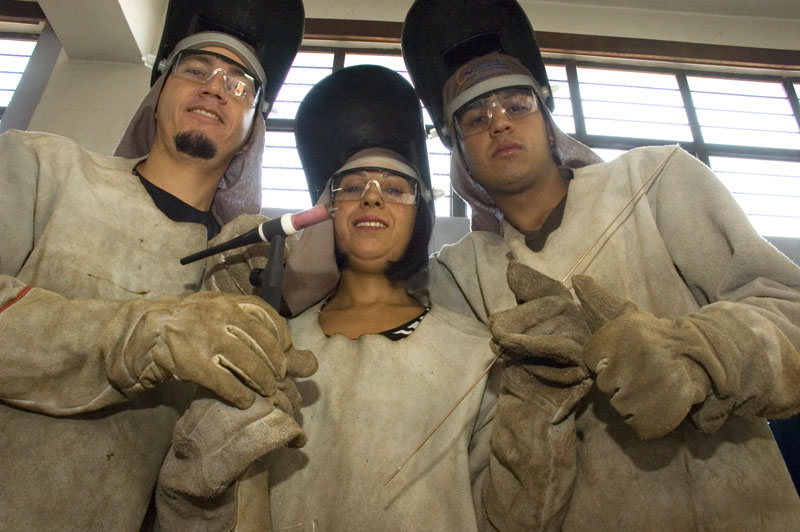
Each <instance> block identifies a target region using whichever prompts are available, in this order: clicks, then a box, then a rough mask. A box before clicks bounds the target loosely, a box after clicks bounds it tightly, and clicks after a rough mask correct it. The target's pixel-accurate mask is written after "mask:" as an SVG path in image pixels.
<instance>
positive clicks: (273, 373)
mask: <svg viewBox="0 0 800 532" xmlns="http://www.w3.org/2000/svg"><path fill="white" fill-rule="evenodd" d="M225 332H226V333H227V334H228V335H229V336H230V337H231V338H235V339H236V340H238V341H239V343H240V344H241V346H242V347H240V348H239V349H235V348H232V349H230V350H229V351H228V352H226V353H225V356H226V358H227V359H228V361H229V362H230V363H231V364H233V366H234V367H235V369H236V370H237V372H236V373H237V375H243V376H244V377H245V378H247V379H248V380H249V381H253V382H255V383H256V384H257V385H262V383H263V385H264V386H269V385H270V384H271V383H273V382H274V381H275V380H276V379H278V380H280V379H282V378H284V377H285V376H286V357H285V356H284V354H283V350H282V349H281V348H280V347H279V346H278V342H277V340H276V339H275V337H274V336H272V334H270V333H267V332H265V331H263V330H261V329H259V328H255V329H253V328H251V329H250V333H248V332H245V331H243V330H242V329H240V328H239V327H236V326H234V325H226V326H225ZM248 384H249V382H248ZM262 389H263V390H264V391H267V390H266V388H263V387H262ZM256 390H258V389H257V388H256ZM268 394H269V392H267V395H268Z"/></svg>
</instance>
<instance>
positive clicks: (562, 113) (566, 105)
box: [546, 65, 575, 133]
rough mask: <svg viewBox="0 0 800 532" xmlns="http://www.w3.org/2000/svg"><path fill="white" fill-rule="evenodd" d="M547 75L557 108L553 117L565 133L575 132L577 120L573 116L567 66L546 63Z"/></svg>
mask: <svg viewBox="0 0 800 532" xmlns="http://www.w3.org/2000/svg"><path fill="white" fill-rule="evenodd" d="M546 70H547V77H548V79H549V80H550V87H551V88H552V89H553V100H554V103H555V110H554V111H553V119H554V120H555V121H556V125H557V126H558V129H560V130H561V131H563V132H564V133H575V120H574V119H573V116H572V102H571V100H570V94H569V83H568V82H567V68H566V67H565V66H562V65H546Z"/></svg>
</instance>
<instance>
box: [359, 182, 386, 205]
mask: <svg viewBox="0 0 800 532" xmlns="http://www.w3.org/2000/svg"><path fill="white" fill-rule="evenodd" d="M361 206H362V207H382V206H383V192H382V191H381V186H380V184H378V182H377V181H375V180H374V179H373V180H371V181H368V182H367V185H366V188H364V195H363V196H361Z"/></svg>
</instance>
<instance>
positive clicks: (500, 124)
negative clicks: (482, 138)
mask: <svg viewBox="0 0 800 532" xmlns="http://www.w3.org/2000/svg"><path fill="white" fill-rule="evenodd" d="M513 127H514V126H513V124H512V122H511V120H509V118H508V117H507V116H506V111H505V109H503V108H502V107H500V106H498V105H496V104H493V105H492V119H491V122H490V124H489V128H490V131H491V134H492V136H495V135H499V134H500V133H503V132H505V131H508V130H510V129H512V128H513Z"/></svg>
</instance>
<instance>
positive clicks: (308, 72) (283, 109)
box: [269, 52, 333, 119]
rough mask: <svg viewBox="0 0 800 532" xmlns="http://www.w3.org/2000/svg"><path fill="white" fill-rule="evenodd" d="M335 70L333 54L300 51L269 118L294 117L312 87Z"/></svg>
mask: <svg viewBox="0 0 800 532" xmlns="http://www.w3.org/2000/svg"><path fill="white" fill-rule="evenodd" d="M331 72H333V54H332V53H328V52H324V53H321V52H300V53H298V54H297V56H296V57H295V59H294V62H293V63H292V68H291V69H290V70H289V74H288V75H287V76H286V81H284V83H283V86H282V87H281V90H280V92H278V98H277V99H276V100H275V105H273V107H272V110H271V111H270V113H269V118H283V119H293V118H294V117H295V115H296V114H297V107H298V106H299V105H300V102H301V101H303V98H304V97H305V95H306V94H308V91H309V90H311V87H313V86H314V84H315V83H317V82H318V81H319V80H321V79H322V78H324V77H325V76H327V75H328V74H330V73H331Z"/></svg>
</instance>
